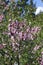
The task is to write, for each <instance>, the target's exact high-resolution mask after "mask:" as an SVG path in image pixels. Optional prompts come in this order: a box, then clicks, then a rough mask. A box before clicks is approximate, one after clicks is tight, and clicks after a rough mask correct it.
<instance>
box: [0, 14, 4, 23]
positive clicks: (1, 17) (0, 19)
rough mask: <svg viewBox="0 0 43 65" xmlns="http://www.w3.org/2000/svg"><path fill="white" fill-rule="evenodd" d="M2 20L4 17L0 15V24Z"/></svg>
mask: <svg viewBox="0 0 43 65" xmlns="http://www.w3.org/2000/svg"><path fill="white" fill-rule="evenodd" d="M3 18H4V15H3V14H1V15H0V22H2V20H3Z"/></svg>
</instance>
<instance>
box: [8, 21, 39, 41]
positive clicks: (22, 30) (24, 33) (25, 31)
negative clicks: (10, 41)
mask: <svg viewBox="0 0 43 65" xmlns="http://www.w3.org/2000/svg"><path fill="white" fill-rule="evenodd" d="M8 30H9V33H8V34H9V35H10V36H11V37H12V36H13V37H14V39H17V40H18V41H20V40H27V39H28V40H34V38H35V37H36V34H37V33H38V32H39V31H40V27H36V26H34V27H30V26H29V25H26V22H24V21H23V22H18V21H15V22H11V23H10V24H9V25H8Z"/></svg>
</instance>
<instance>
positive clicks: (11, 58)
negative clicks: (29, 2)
mask: <svg viewBox="0 0 43 65" xmlns="http://www.w3.org/2000/svg"><path fill="white" fill-rule="evenodd" d="M24 3H25V2H24ZM19 5H20V3H19V2H18V4H17V3H15V2H14V0H10V1H8V0H7V1H6V0H0V65H43V50H42V51H41V49H42V46H43V44H42V43H43V23H42V22H43V17H41V19H42V21H41V24H39V22H40V20H41V19H39V18H40V17H39V16H38V17H39V18H38V17H36V19H35V18H34V20H33V18H31V17H32V16H31V14H29V15H28V13H26V14H25V13H24V14H25V15H24V17H22V15H21V13H23V11H22V10H23V8H22V7H19ZM21 6H22V4H21ZM23 6H24V5H23ZM27 7H28V6H27ZM25 10H26V9H25ZM27 11H28V8H27ZM29 17H30V18H29ZM25 19H26V21H25ZM28 23H29V24H28ZM41 31H42V32H41ZM41 42H42V43H41Z"/></svg>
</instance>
